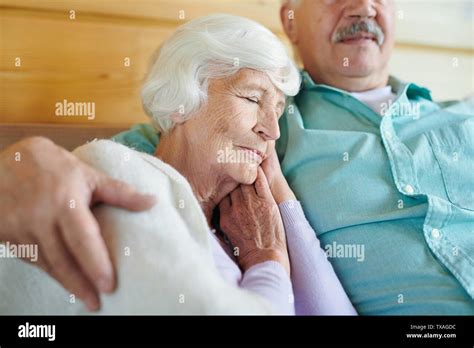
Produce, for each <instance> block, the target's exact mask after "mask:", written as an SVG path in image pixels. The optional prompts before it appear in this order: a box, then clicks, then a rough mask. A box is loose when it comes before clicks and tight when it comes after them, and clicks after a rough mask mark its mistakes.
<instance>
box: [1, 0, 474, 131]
mask: <svg viewBox="0 0 474 348" xmlns="http://www.w3.org/2000/svg"><path fill="white" fill-rule="evenodd" d="M436 1H438V2H439V1H440V0H434V1H432V2H431V3H435V2H436ZM447 1H449V2H451V3H453V1H454V2H456V0H447ZM458 1H459V2H460V3H462V0H458ZM399 2H400V3H399V7H400V9H401V11H402V12H401V13H399V28H398V29H399V32H400V35H399V39H398V44H397V50H396V52H395V55H394V59H393V60H392V72H393V73H394V74H395V75H399V76H401V77H403V78H406V79H410V80H415V81H416V82H419V83H420V84H427V85H428V86H429V87H430V88H431V89H432V90H433V91H434V95H435V97H437V98H438V99H452V98H462V97H464V96H466V95H468V94H472V93H474V86H473V81H472V76H473V64H474V63H473V61H474V58H473V57H474V54H473V47H472V45H473V43H472V35H473V34H472V17H471V18H470V21H469V22H468V24H466V23H467V22H464V21H462V20H460V19H459V18H458V17H457V16H459V15H460V14H461V13H462V15H465V12H466V8H467V9H468V10H469V9H470V10H471V14H472V2H471V0H468V1H467V4H468V5H469V4H471V6H470V7H465V6H466V5H465V3H466V2H464V3H463V4H462V6H464V7H463V8H464V11H461V12H459V13H458V12H453V13H450V14H449V15H448V16H447V17H448V20H450V21H451V22H450V23H452V25H454V29H453V28H452V26H449V27H450V28H451V29H453V30H454V31H453V30H452V31H451V32H449V31H448V33H447V34H446V30H445V29H443V28H440V27H438V26H436V25H433V24H432V23H431V24H430V22H429V20H430V19H429V18H432V16H433V15H432V14H431V15H429V16H425V17H423V16H420V15H419V13H418V15H417V16H415V13H417V11H420V8H425V7H429V8H431V9H432V8H433V6H427V3H426V2H423V1H420V0H414V1H412V2H406V1H405V2H404V1H399ZM279 3H280V2H279V0H133V1H131V0H69V1H66V0H43V1H35V0H0V11H1V14H0V45H1V47H0V49H1V57H0V123H23V122H29V123H31V122H34V123H62V124H69V123H75V124H77V123H81V124H90V125H94V124H95V125H103V124H114V125H128V124H132V123H136V122H142V121H145V120H146V119H147V118H146V116H145V114H144V112H143V111H142V109H141V104H140V98H139V88H140V85H141V82H142V79H143V77H144V74H145V72H146V69H147V66H148V60H149V56H150V55H151V53H152V52H153V51H154V50H155V49H156V48H157V47H158V46H159V44H160V43H161V42H162V41H163V40H164V39H165V38H166V37H167V36H168V35H170V33H171V32H173V30H174V29H175V28H176V27H177V26H178V25H180V24H182V23H184V22H186V21H187V20H189V19H192V18H195V17H197V16H202V15H205V14H209V13H215V12H227V13H233V14H237V15H242V16H247V17H250V18H253V19H255V20H257V21H259V22H261V23H262V24H264V25H266V26H268V27H269V28H271V29H272V30H273V31H274V32H276V33H277V34H278V35H279V36H280V37H282V38H284V35H283V33H282V30H281V27H280V23H279V15H278V11H279ZM417 3H418V5H416V4H417ZM423 4H424V5H423ZM442 8H443V7H440V8H439V9H438V11H441V10H442ZM72 11H73V12H72ZM468 12H469V11H468ZM400 14H402V15H400ZM445 17H446V16H445ZM420 18H421V19H423V18H425V22H423V21H421V22H420ZM420 23H424V24H423V28H425V29H426V26H428V29H429V28H431V29H430V30H425V31H424V32H423V31H422V32H421V36H420V31H419V30H417V26H419V27H421V25H420ZM430 25H431V27H430ZM469 27H470V29H471V32H470V33H468V34H466V33H465V30H464V29H465V28H468V29H469ZM410 28H412V29H410ZM463 28H464V29H463ZM443 30H444V31H443ZM441 31H443V32H444V35H438V34H437V33H438V32H440V33H441ZM461 32H462V33H463V34H462V35H456V33H461ZM449 34H450V35H451V36H449ZM433 38H434V39H433ZM454 62H456V66H454ZM128 63H130V64H128ZM64 99H66V100H67V101H72V102H94V103H95V114H96V115H95V119H93V120H88V119H87V117H67V116H56V115H55V105H56V103H57V102H62V101H63V100H64Z"/></svg>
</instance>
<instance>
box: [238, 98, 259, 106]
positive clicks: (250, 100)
mask: <svg viewBox="0 0 474 348" xmlns="http://www.w3.org/2000/svg"><path fill="white" fill-rule="evenodd" d="M242 98H244V99H245V100H247V101H249V102H251V103H255V104H258V103H260V100H259V99H258V98H257V97H242Z"/></svg>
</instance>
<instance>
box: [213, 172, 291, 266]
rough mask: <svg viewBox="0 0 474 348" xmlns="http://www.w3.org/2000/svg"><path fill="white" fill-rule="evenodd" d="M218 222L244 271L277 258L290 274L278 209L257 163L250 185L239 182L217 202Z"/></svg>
mask: <svg viewBox="0 0 474 348" xmlns="http://www.w3.org/2000/svg"><path fill="white" fill-rule="evenodd" d="M219 209H220V226H221V228H222V230H223V231H224V233H225V234H226V235H227V237H228V238H229V240H230V242H231V243H232V245H233V247H234V248H235V247H237V248H238V251H239V252H238V255H237V260H238V263H239V265H240V266H241V267H242V269H243V270H244V271H246V270H247V269H249V268H250V267H252V266H253V265H256V264H258V263H261V262H265V261H270V260H272V261H276V262H279V263H280V264H281V265H282V266H283V267H284V268H285V270H286V271H287V272H288V274H290V261H289V258H288V251H287V247H286V236H285V230H284V227H283V222H282V220H281V216H280V211H279V209H278V206H277V204H276V202H275V200H274V199H273V197H272V193H271V192H270V188H269V186H268V182H267V179H266V178H265V174H264V172H263V170H262V169H261V168H260V167H259V168H258V174H257V180H256V181H255V183H254V184H253V185H240V186H239V187H237V188H236V189H235V190H234V191H232V193H231V194H230V195H228V196H227V197H225V198H224V199H223V200H222V201H221V203H220V204H219Z"/></svg>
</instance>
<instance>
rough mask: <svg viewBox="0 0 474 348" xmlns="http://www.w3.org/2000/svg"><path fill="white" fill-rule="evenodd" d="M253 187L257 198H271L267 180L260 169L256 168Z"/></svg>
mask: <svg viewBox="0 0 474 348" xmlns="http://www.w3.org/2000/svg"><path fill="white" fill-rule="evenodd" d="M254 186H255V191H257V195H258V196H260V197H262V198H270V197H273V196H272V192H271V191H270V186H269V185H268V181H267V178H266V176H265V173H264V172H263V169H262V168H261V167H258V168H257V179H256V180H255V183H254Z"/></svg>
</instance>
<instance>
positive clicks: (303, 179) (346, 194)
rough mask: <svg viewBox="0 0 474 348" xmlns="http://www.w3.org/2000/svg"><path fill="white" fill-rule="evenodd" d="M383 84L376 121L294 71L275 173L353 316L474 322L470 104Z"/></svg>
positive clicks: (134, 135)
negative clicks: (299, 208) (453, 317)
mask: <svg viewBox="0 0 474 348" xmlns="http://www.w3.org/2000/svg"><path fill="white" fill-rule="evenodd" d="M389 84H390V85H391V86H392V91H394V93H396V94H397V99H396V100H395V101H394V103H393V104H392V105H386V106H387V107H386V109H390V111H388V112H387V113H386V114H385V116H383V117H381V116H380V115H378V114H377V113H375V112H374V111H373V110H372V109H370V108H369V107H368V106H366V105H365V104H363V103H361V102H360V101H358V100H357V99H355V98H354V97H353V96H351V95H350V94H349V93H347V92H345V91H342V90H339V89H336V88H332V87H329V86H324V85H317V84H315V83H314V82H313V81H312V80H311V78H310V76H309V75H308V74H307V73H306V72H303V86H302V90H301V91H300V93H299V94H298V95H297V96H296V97H294V98H290V99H289V100H288V102H287V110H286V112H285V115H284V116H283V117H282V118H281V121H280V128H281V134H282V136H281V138H280V139H279V141H278V142H277V150H278V153H279V156H280V159H281V165H282V169H283V171H284V174H285V176H286V177H287V179H288V181H289V184H290V186H291V187H292V189H293V190H294V192H295V194H296V196H297V198H298V199H299V200H300V201H301V202H302V205H303V209H304V211H305V213H306V216H307V218H308V220H309V222H310V223H311V225H312V226H313V228H314V229H315V230H316V233H317V235H318V237H319V239H320V241H321V244H322V246H323V248H324V249H325V250H326V252H327V254H328V256H329V260H330V261H331V263H332V264H333V266H334V269H335V270H336V273H337V274H338V276H339V278H340V280H341V282H342V284H343V285H344V287H345V289H346V292H347V293H348V295H349V297H350V299H351V301H352V303H353V304H354V306H355V307H356V309H357V311H358V312H359V313H360V314H474V301H473V298H474V258H473V257H474V174H473V173H474V117H473V116H474V112H473V110H472V106H470V105H468V104H467V103H451V104H449V103H446V104H439V103H434V102H433V101H432V100H431V97H430V93H429V91H428V90H427V89H424V88H420V87H418V86H416V85H414V84H405V83H402V82H400V81H398V80H396V79H394V78H391V79H390V81H389ZM389 107H391V108H389ZM115 140H117V141H120V142H122V143H124V144H126V145H129V146H132V147H134V148H136V149H137V150H141V151H145V152H149V153H150V152H151V153H152V152H153V151H154V149H155V147H156V144H157V142H158V137H157V135H156V134H155V133H154V132H153V130H152V129H151V127H150V126H144V125H139V126H135V127H134V128H133V129H132V130H130V131H128V132H125V133H122V134H120V135H118V136H116V137H115Z"/></svg>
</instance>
